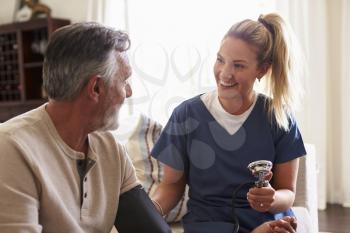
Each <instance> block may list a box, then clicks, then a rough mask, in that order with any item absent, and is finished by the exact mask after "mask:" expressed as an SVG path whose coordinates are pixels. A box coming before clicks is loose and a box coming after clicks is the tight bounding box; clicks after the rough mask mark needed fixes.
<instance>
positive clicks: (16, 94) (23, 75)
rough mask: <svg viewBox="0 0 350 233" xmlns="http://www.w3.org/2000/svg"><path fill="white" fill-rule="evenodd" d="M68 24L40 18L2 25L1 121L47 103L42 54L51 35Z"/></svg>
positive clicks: (63, 21) (0, 35)
mask: <svg viewBox="0 0 350 233" xmlns="http://www.w3.org/2000/svg"><path fill="white" fill-rule="evenodd" d="M68 24H70V21H69V20H65V19H57V18H41V19H35V20H29V21H26V22H17V23H12V24H4V25H0V122H3V121H6V120H7V119H9V118H12V117H14V116H16V115H19V114H21V113H23V112H25V111H28V110H30V109H32V108H35V107H37V106H39V105H41V104H43V103H45V102H46V101H47V100H46V99H45V95H44V93H43V91H42V83H43V79H42V66H43V60H44V56H43V54H44V52H45V50H46V47H47V43H48V41H49V38H50V36H51V34H52V32H53V31H54V30H56V29H58V28H60V27H62V26H66V25H68Z"/></svg>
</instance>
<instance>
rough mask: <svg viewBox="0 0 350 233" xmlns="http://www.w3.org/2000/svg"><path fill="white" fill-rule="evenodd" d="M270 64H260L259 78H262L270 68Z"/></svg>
mask: <svg viewBox="0 0 350 233" xmlns="http://www.w3.org/2000/svg"><path fill="white" fill-rule="evenodd" d="M269 68H270V64H268V63H264V64H262V65H261V66H260V68H259V74H258V79H259V80H260V79H261V78H262V77H263V76H264V75H265V74H266V73H267V71H268V70H269Z"/></svg>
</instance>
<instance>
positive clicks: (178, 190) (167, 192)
mask: <svg viewBox="0 0 350 233" xmlns="http://www.w3.org/2000/svg"><path fill="white" fill-rule="evenodd" d="M185 185H186V183H185V182H184V181H179V182H177V183H164V182H162V183H160V185H159V186H158V188H157V189H156V191H155V192H154V194H153V195H152V197H151V199H152V200H153V201H154V202H155V206H156V208H157V209H158V211H159V212H160V213H161V214H163V215H166V214H168V213H169V212H170V210H172V209H173V208H174V207H175V206H176V204H177V203H178V202H179V200H180V199H181V197H182V195H183V193H184V190H185ZM162 212H163V213H162Z"/></svg>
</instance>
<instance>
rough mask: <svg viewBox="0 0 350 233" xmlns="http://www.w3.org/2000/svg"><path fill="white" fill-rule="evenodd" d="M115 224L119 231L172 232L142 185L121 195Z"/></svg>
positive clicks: (140, 232)
mask: <svg viewBox="0 0 350 233" xmlns="http://www.w3.org/2000/svg"><path fill="white" fill-rule="evenodd" d="M114 225H115V227H116V228H117V230H118V232H119V233H142V232H147V233H171V229H170V227H169V225H168V224H167V223H166V221H165V220H164V219H163V217H162V216H161V215H160V214H159V212H158V211H157V209H156V208H155V206H154V204H153V202H152V201H151V199H150V198H149V197H148V195H147V193H146V192H145V190H144V189H143V188H142V186H141V185H138V186H136V187H135V188H133V189H131V190H130V191H127V192H125V193H123V194H122V195H121V196H120V199H119V206H118V212H117V216H116V219H115V222H114Z"/></svg>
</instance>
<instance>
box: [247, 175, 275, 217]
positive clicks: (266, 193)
mask: <svg viewBox="0 0 350 233" xmlns="http://www.w3.org/2000/svg"><path fill="white" fill-rule="evenodd" d="M272 175H273V174H272V172H269V174H268V175H266V177H265V179H266V180H269V181H270V180H271V178H272ZM275 195H276V190H275V189H274V188H272V187H271V185H270V184H269V185H268V186H267V187H261V188H257V187H253V188H250V189H249V191H248V193H247V200H248V202H249V204H250V206H251V207H252V208H253V209H255V210H256V211H259V212H267V211H269V209H270V208H271V206H272V203H273V202H274V200H275Z"/></svg>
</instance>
